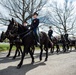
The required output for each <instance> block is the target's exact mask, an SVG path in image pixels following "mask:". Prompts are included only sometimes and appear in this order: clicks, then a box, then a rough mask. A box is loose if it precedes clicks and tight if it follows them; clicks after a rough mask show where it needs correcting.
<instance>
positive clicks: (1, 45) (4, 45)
mask: <svg viewBox="0 0 76 75" xmlns="http://www.w3.org/2000/svg"><path fill="white" fill-rule="evenodd" d="M9 46H10V45H9V43H0V52H1V51H7V50H9ZM12 50H16V47H15V46H13V48H12Z"/></svg>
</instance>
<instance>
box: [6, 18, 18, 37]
mask: <svg viewBox="0 0 76 75" xmlns="http://www.w3.org/2000/svg"><path fill="white" fill-rule="evenodd" d="M17 30H18V24H17V22H16V21H15V20H14V19H13V18H12V20H9V25H8V28H7V31H6V35H7V37H9V36H10V35H11V34H13V33H16V32H17Z"/></svg>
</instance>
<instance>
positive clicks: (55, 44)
mask: <svg viewBox="0 0 76 75" xmlns="http://www.w3.org/2000/svg"><path fill="white" fill-rule="evenodd" d="M51 40H52V43H53V45H52V47H51V51H50V52H51V53H53V52H54V49H55V46H56V52H57V53H58V52H60V48H59V40H58V39H57V38H56V37H52V38H51Z"/></svg>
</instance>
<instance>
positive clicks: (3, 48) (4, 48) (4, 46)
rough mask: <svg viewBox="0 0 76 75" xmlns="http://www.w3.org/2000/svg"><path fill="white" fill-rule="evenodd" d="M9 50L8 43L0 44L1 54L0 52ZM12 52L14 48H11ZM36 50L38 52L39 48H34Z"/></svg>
mask: <svg viewBox="0 0 76 75" xmlns="http://www.w3.org/2000/svg"><path fill="white" fill-rule="evenodd" d="M9 48H10V45H9V43H0V52H1V51H7V50H9ZM22 48H23V47H22ZM12 50H16V47H15V46H13V48H12ZM36 50H39V48H38V47H36Z"/></svg>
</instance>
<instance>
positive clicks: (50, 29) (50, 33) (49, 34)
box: [48, 26, 53, 41]
mask: <svg viewBox="0 0 76 75" xmlns="http://www.w3.org/2000/svg"><path fill="white" fill-rule="evenodd" d="M52 34H53V30H52V27H51V26H50V27H49V31H48V36H49V38H50V40H51V41H52Z"/></svg>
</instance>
